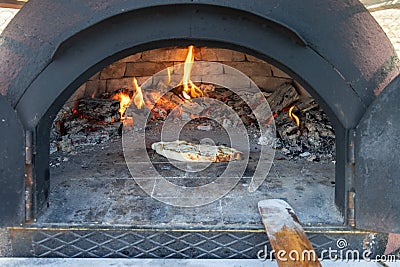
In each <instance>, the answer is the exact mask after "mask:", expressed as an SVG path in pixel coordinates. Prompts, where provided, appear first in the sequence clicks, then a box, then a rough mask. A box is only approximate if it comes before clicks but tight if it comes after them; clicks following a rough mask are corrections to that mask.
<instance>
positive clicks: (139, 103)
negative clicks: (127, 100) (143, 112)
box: [133, 78, 144, 109]
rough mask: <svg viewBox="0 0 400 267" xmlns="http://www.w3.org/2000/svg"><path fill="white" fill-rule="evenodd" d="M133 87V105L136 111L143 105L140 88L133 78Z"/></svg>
mask: <svg viewBox="0 0 400 267" xmlns="http://www.w3.org/2000/svg"><path fill="white" fill-rule="evenodd" d="M133 87H134V88H135V92H134V93H133V103H135V106H136V107H137V108H138V109H141V108H142V107H143V105H144V100H143V92H142V88H141V87H140V86H139V85H138V83H137V80H136V78H133Z"/></svg>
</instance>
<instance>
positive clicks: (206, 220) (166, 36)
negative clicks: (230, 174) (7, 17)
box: [0, 0, 400, 258]
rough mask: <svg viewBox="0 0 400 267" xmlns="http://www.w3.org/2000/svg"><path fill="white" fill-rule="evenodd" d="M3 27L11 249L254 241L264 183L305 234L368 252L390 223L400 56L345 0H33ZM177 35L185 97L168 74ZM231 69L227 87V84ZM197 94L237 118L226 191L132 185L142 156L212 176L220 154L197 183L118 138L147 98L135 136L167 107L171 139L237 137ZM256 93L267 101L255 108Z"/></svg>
mask: <svg viewBox="0 0 400 267" xmlns="http://www.w3.org/2000/svg"><path fill="white" fill-rule="evenodd" d="M1 40H2V42H1V43H0V61H1V66H2V67H1V68H0V77H1V79H0V92H1V96H0V109H1V121H0V128H1V133H2V138H1V142H0V153H1V156H2V158H3V159H4V160H3V161H2V162H1V163H0V175H1V179H0V185H1V187H0V199H1V200H2V203H3V205H2V206H1V207H0V213H1V216H0V225H1V226H2V227H3V228H2V230H1V235H0V237H1V238H2V239H4V242H6V243H7V242H8V244H9V247H10V249H9V251H8V252H7V253H8V255H14V256H37V257H54V256H68V257H178V258H182V257H183V258H224V257H226V258H243V257H244V258H248V257H250V258H251V257H255V255H256V252H257V251H258V250H259V249H260V248H262V247H263V246H264V244H267V243H268V241H267V238H266V235H265V234H264V233H263V230H262V225H261V220H260V218H258V214H257V210H256V209H255V210H254V211H253V209H254V208H255V207H256V203H257V201H258V200H261V199H263V198H271V197H273V198H284V199H286V200H287V201H288V202H289V203H291V204H292V205H293V206H294V208H295V209H296V210H297V211H298V213H299V218H300V220H302V222H303V223H304V224H305V225H306V230H307V232H308V233H309V236H310V239H311V241H312V242H313V243H314V246H315V247H316V248H317V250H318V249H322V248H324V246H327V245H329V244H331V243H332V242H334V240H335V238H338V237H341V236H346V238H347V239H349V240H353V242H352V246H354V247H356V248H363V247H364V248H365V246H369V245H370V244H375V245H371V250H373V251H374V252H377V250H379V248H380V244H381V243H382V242H384V240H385V234H382V233H388V232H399V231H400V229H399V225H398V224H397V221H398V219H399V216H400V215H399V214H398V212H397V211H398V210H399V208H400V202H399V201H398V199H397V198H396V195H397V193H398V189H397V188H398V186H399V181H398V180H399V179H398V170H399V166H398V162H399V154H398V153H396V151H397V149H398V146H399V145H398V142H397V140H396V132H397V131H398V130H399V127H400V126H399V125H400V122H399V118H398V116H397V115H396V111H398V100H399V98H400V95H399V93H398V92H397V90H398V88H399V86H400V85H399V81H400V80H399V79H400V78H398V77H397V78H396V76H397V75H398V73H399V60H398V58H397V56H396V53H395V52H394V49H393V47H392V45H391V44H390V42H389V40H388V39H387V37H386V35H385V34H384V33H383V31H382V30H381V29H380V27H379V25H378V24H377V23H376V22H375V20H374V19H373V18H372V17H371V15H370V14H369V13H368V11H367V10H366V9H365V8H364V7H363V6H362V5H361V4H360V3H359V2H358V1H353V0H349V1H340V2H338V1H324V3H319V4H318V5H317V4H315V3H312V2H311V1H302V3H301V4H300V3H297V4H293V3H292V1H270V2H268V3H265V2H264V1H247V2H243V1H230V2H229V3H227V2H223V1H208V0H204V1H185V0H182V1H180V0H179V1H157V0H154V1H120V0H115V1H84V2H81V1H69V2H65V3H55V2H54V1H35V0H32V1H30V2H28V3H27V4H26V5H25V6H24V7H23V8H22V9H21V11H20V12H19V13H18V14H17V16H16V17H15V19H14V20H13V21H12V22H11V23H10V25H9V26H8V27H7V28H6V29H5V31H4V32H3V33H2V35H1ZM190 47H192V49H194V50H191V51H193V53H194V54H193V59H194V62H191V63H190V64H191V65H190V66H191V67H190V68H192V66H193V70H192V73H191V75H192V76H191V79H192V80H193V82H194V83H195V84H196V85H195V86H198V87H199V90H201V91H200V93H198V94H199V95H196V96H194V95H193V94H194V93H193V94H192V95H190V93H189V95H187V94H186V95H185V94H184V92H185V91H184V89H180V90H178V91H177V89H176V88H180V87H181V86H183V85H182V83H180V82H182V81H183V80H184V79H185V78H184V77H185V74H186V71H184V68H185V66H187V62H186V63H184V62H185V60H187V58H188V53H189V50H190V49H189V48H190ZM235 75H241V76H240V77H241V78H239V79H237V80H235V79H236V78H237V76H235ZM171 77H172V78H171ZM221 77H222V78H221ZM134 78H135V80H136V82H137V83H136V84H135V83H133V79H134ZM171 79H172V80H173V81H175V82H176V83H175V84H174V86H172V85H171V88H170V89H173V90H171V91H169V92H168V94H166V95H165V97H164V96H163V97H164V98H157V99H156V100H154V101H153V103H152V105H151V106H150V107H147V109H146V108H143V109H140V108H139V107H138V106H137V105H136V107H137V108H136V107H135V105H133V104H132V105H130V107H129V108H128V109H127V110H126V111H123V112H121V111H120V108H121V107H122V106H123V105H124V104H123V102H122V101H123V100H122V99H121V98H118V97H117V96H118V95H119V94H121V93H124V94H125V95H126V96H127V97H128V98H129V101H130V100H131V99H133V100H135V98H136V97H137V96H138V93H137V92H138V91H139V89H138V88H140V90H142V89H143V93H142V94H143V96H144V97H142V98H143V99H144V100H143V101H144V103H145V104H147V103H146V99H148V98H149V97H150V96H149V95H148V91H146V90H147V89H153V90H154V89H157V90H161V89H160V88H164V87H165V84H167V83H168V84H169V83H171ZM174 79H175V80H174ZM167 80H168V82H166V81H167ZM171 84H172V83H171ZM232 84H234V87H236V89H240V90H238V91H235V92H234V93H232V92H230V91H229V90H226V88H228V87H229V85H232ZM163 86H164V87H163ZM168 88H169V87H168ZM255 88H257V90H258V91H256V89H255ZM168 90H169V89H168ZM168 90H167V91H168ZM246 93H247V95H248V97H249V98H248V99H247V100H251V101H253V102H251V101H250V102H246V101H243V99H245V100H246ZM241 94H243V95H241ZM249 95H250V96H249ZM202 97H204V98H209V99H212V100H210V101H211V102H208V103H207V107H212V106H213V105H214V104H215V103H216V102H217V101H218V102H219V103H224V104H226V106H229V108H228V109H227V110H226V112H228V111H235V112H236V114H238V115H234V116H236V117H237V118H240V120H241V121H245V123H244V124H245V125H246V128H245V130H246V135H245V136H246V138H247V139H249V140H250V141H249V144H250V145H249V146H248V151H247V152H248V156H249V159H250V160H249V161H248V163H247V164H246V165H244V170H243V173H242V175H241V176H240V177H239V179H238V181H237V184H236V183H235V184H234V185H236V187H233V188H229V189H230V190H229V193H228V192H227V195H226V196H225V199H224V198H218V199H219V200H218V201H216V202H214V201H211V202H207V201H205V202H204V203H203V204H202V205H192V204H190V203H191V200H190V199H187V200H186V201H187V205H183V206H186V207H176V205H172V206H171V205H170V204H171V203H174V202H173V201H172V202H171V201H168V200H165V199H167V198H168V197H170V196H171V194H172V195H174V194H177V195H179V194H180V193H174V191H171V190H172V189H171V188H169V187H167V186H166V185H167V183H166V184H162V187H161V190H160V191H157V188H156V187H152V190H153V193H154V192H155V193H154V194H150V196H148V195H147V194H146V193H148V192H147V191H146V188H147V180H146V181H145V182H143V183H142V182H141V181H142V180H143V181H144V179H142V180H140V179H141V178H140V177H141V176H140V175H145V174H146V173H149V168H150V167H151V166H153V167H154V169H156V170H157V171H158V172H159V173H163V174H164V175H165V177H168V179H169V180H168V181H173V182H174V183H177V184H179V185H180V186H184V187H185V188H187V187H190V184H192V183H195V184H196V183H198V184H196V186H199V187H198V188H200V187H201V186H203V185H204V184H201V183H202V182H207V183H211V184H212V183H215V184H218V181H215V180H213V179H212V178H213V176H214V175H216V176H218V175H219V169H220V168H223V167H226V166H225V165H223V164H224V163H218V164H214V165H210V166H208V167H209V169H208V172H207V170H206V172H207V174H208V175H209V176H208V177H207V179H208V180H207V179H205V180H204V181H200V182H199V179H198V177H197V176H196V175H195V173H196V171H193V170H191V169H190V168H194V167H193V166H189V167H188V166H187V164H186V163H185V164H184V165H185V166H184V167H182V166H180V164H177V165H173V164H172V165H171V164H170V163H168V162H165V160H164V158H162V157H161V156H159V155H158V156H157V155H156V153H153V154H151V153H150V156H149V157H150V158H151V159H152V160H151V163H152V165H151V166H150V165H149V166H150V167H149V166H147V165H145V164H144V163H143V164H142V162H141V159H142V156H141V154H140V153H142V152H146V150H141V151H139V150H135V149H136V148H135V149H133V148H131V147H129V149H130V150H129V149H127V148H126V144H128V143H129V142H130V143H132V142H136V141H138V140H137V139H129V137H126V136H124V131H125V132H126V131H127V129H128V130H129V129H131V128H132V129H134V130H135V131H136V130H137V129H135V127H134V126H133V127H131V128H130V124H129V118H133V121H134V123H133V125H135V123H136V122H138V121H140V119H137V118H138V117H129V116H130V114H133V113H135V112H137V114H139V115H140V114H142V113H143V112H144V111H143V110H148V114H150V121H149V123H148V124H146V127H144V128H146V130H147V131H148V133H149V134H148V136H150V137H148V138H149V140H150V141H148V140H147V139H146V140H145V141H144V144H145V146H147V149H148V150H147V152H149V151H150V150H151V149H149V147H151V143H153V142H155V141H160V140H161V139H160V138H161V137H160V132H159V131H158V128H159V125H161V124H163V123H165V122H167V121H168V115H169V114H172V113H173V112H174V111H173V108H175V107H176V106H179V107H182V108H181V109H179V112H178V113H179V114H178V115H176V116H173V117H172V119H171V121H173V122H172V124H170V125H171V126H169V127H165V128H168V129H167V130H166V131H167V133H168V131H169V132H174V131H175V127H178V124H176V121H177V120H176V119H177V118H181V119H182V118H186V119H185V120H186V124H185V125H186V126H182V129H181V130H182V135H178V137H179V138H183V139H184V138H186V139H187V141H193V142H196V141H200V140H203V139H204V140H205V139H207V140H210V139H211V141H212V142H214V143H215V144H217V145H221V144H224V145H228V146H232V147H234V146H235V142H234V141H232V140H231V143H229V144H227V141H226V140H227V139H224V138H225V137H226V136H228V135H229V131H227V130H226V129H225V128H231V129H233V128H235V129H236V130H235V131H239V128H240V127H239V126H236V125H235V124H234V123H233V121H234V119H233V117H229V118H228V117H227V116H223V115H221V114H223V113H224V112H225V111H224V112H222V110H218V109H217V110H214V111H212V112H211V113H212V116H211V115H210V116H211V117H209V118H205V115H204V113H202V112H203V111H204V109H201V110H200V111H198V112H196V111H193V109H196V108H199V107H200V106H201V104H198V103H197V102H196V101H197V100H199V99H201V98H202ZM243 97H244V98H243ZM189 98H190V100H189ZM133 100H132V101H133ZM158 101H164V102H162V103H161V104H160V103H159V102H158ZM199 101H200V100H199ZM213 101H214V102H213ZM264 101H266V102H268V103H269V105H267V106H268V110H266V111H265V112H266V113H257V112H259V111H257V110H263V109H266V108H264V106H261V104H260V103H264ZM171 103H172V104H173V107H171ZM189 106H190V108H191V109H190V111H185V108H188V107H189ZM269 108H271V110H269ZM125 112H126V113H125ZM130 112H133V113H130ZM204 112H205V111H204ZM135 114H136V113H135ZM137 114H136V115H137ZM254 114H255V115H254ZM257 114H259V117H260V118H261V117H263V116H260V114H262V115H264V117H263V119H264V120H263V121H264V122H265V125H264V126H266V125H274V127H273V129H274V133H275V128H276V132H277V133H278V134H277V140H278V141H277V142H278V144H277V143H276V142H274V144H270V143H268V145H269V146H271V147H272V146H273V147H274V153H275V150H276V154H275V159H274V157H273V155H272V158H268V159H267V158H266V159H264V160H263V161H261V160H260V158H262V157H261V156H260V155H262V152H260V150H261V151H263V147H264V146H266V144H264V143H263V142H262V140H263V135H262V134H263V131H262V130H259V131H260V132H259V133H258V132H257V130H255V132H252V131H250V130H249V129H250V128H252V127H253V126H254V124H255V122H253V121H252V120H253V119H254V120H255V119H257V118H258V117H257ZM132 116H133V115H132ZM232 116H233V115H232ZM254 117H255V118H254ZM121 118H123V119H124V121H123V123H122V119H121ZM210 118H211V119H210ZM272 121H273V122H274V123H271V122H272ZM185 127H186V128H185ZM268 127H269V126H268ZM268 127H267V128H268ZM220 128H221V129H220ZM253 128H254V127H253ZM256 128H257V127H256ZM224 129H225V130H224ZM254 129H255V128H254ZM257 129H258V128H257ZM268 129H270V128H268ZM141 130H143V129H140V131H141ZM121 135H122V139H124V137H125V139H124V140H122V141H121ZM225 135H226V136H225ZM312 136H316V137H315V138H314V137H313V138H311V137H312ZM152 138H153V139H152ZM171 138H172V137H171ZM226 138H227V137H226ZM167 139H168V138H167ZM311 139H312V140H311ZM316 140H317V141H316ZM139 141H140V140H139ZM241 145H242V146H241ZM243 147H244V146H243V144H242V143H241V142H239V144H238V146H237V148H238V149H243ZM123 148H124V151H123ZM128 150H129V151H134V152H130V153H131V154H132V153H133V154H135V153H136V154H135V155H136V156H133V157H132V158H130V157H129V156H127V152H126V151H128ZM244 150H246V149H244ZM244 150H243V151H244ZM245 154H246V153H245ZM138 155H140V157H139V156H138ZM246 155H247V154H246ZM257 155H258V156H257ZM143 157H144V156H143ZM252 160H253V161H254V162H253V161H252ZM238 162H239V161H238ZM138 163H140V164H138ZM236 164H238V165H240V164H239V163H236ZM252 164H253V165H254V166H253V165H252ZM138 165H140V166H139V167H137V166H138ZM181 165H182V164H181ZM135 166H136V167H137V168H138V169H135V168H134V167H135ZM257 166H264V169H265V170H266V174H268V175H258V174H257V168H256V167H257ZM271 166H272V167H271ZM147 167H149V168H147ZM175 167H176V168H177V169H174V168H175ZM180 167H182V169H179V168H180ZM188 168H189V169H188ZM270 168H271V171H270ZM193 173H194V174H193ZM201 175H203V174H201ZM257 175H258V176H259V177H261V178H262V179H258V178H257V177H258V176H257ZM136 176H137V177H138V178H139V179H136V178H137V177H136ZM132 177H134V178H135V179H132ZM146 177H147V178H151V177H152V175H148V176H146ZM214 178H215V177H214ZM154 179H156V178H155V177H154ZM264 179H265V181H264ZM138 185H139V186H140V187H139V186H138ZM172 188H173V187H172ZM231 189H232V192H231ZM143 190H144V191H146V193H145V192H143ZM164 190H165V191H168V190H170V191H168V192H169V194H170V195H168V196H167V195H166V196H164V195H163V194H164ZM157 192H158V193H159V194H161V195H162V197H161V198H163V197H164V200H165V201H159V200H160V197H159V198H157ZM192 193H193V192H191V193H190V194H192ZM193 194H194V193H193ZM224 195H225V194H224ZM185 196H186V195H185V194H184V193H182V196H181V197H182V198H181V200H182V199H183V198H184V197H185ZM178 197H179V196H178ZM221 197H223V196H221ZM154 198H155V199H154ZM156 199H158V200H156ZM178 206H179V205H178ZM377 232H379V233H380V234H378V233H377Z"/></svg>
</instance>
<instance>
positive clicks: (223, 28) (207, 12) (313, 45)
mask: <svg viewBox="0 0 400 267" xmlns="http://www.w3.org/2000/svg"><path fill="white" fill-rule="evenodd" d="M0 40H1V42H0V66H1V67H0V93H1V96H0V110H1V121H0V129H1V130H0V132H1V138H0V155H1V157H2V159H3V160H2V161H1V162H0V176H1V179H0V199H1V200H2V203H3V205H1V206H0V214H1V215H0V225H1V226H4V227H6V226H21V225H29V222H30V221H32V220H34V218H36V217H37V216H39V214H40V212H41V211H42V210H43V209H44V208H45V207H46V202H47V197H48V193H49V183H50V181H49V169H48V168H49V167H48V161H49V132H50V126H51V123H52V121H53V119H54V117H55V115H56V113H57V111H58V110H59V109H60V108H61V106H62V105H63V104H64V103H65V101H66V100H67V99H68V98H69V97H70V96H71V95H72V94H73V93H74V92H75V91H76V90H77V89H78V87H79V86H80V85H82V84H83V83H84V82H85V81H87V80H88V79H90V78H91V77H92V76H93V75H94V74H95V73H97V72H98V71H100V70H101V69H102V68H104V67H105V66H107V65H109V64H111V63H113V62H115V61H117V60H120V59H122V58H125V57H127V56H129V55H131V54H135V53H138V52H143V51H146V50H150V49H156V48H162V47H168V46H186V45H189V44H194V45H199V46H202V45H206V46H210V47H216V48H226V49H231V50H236V51H239V52H244V53H247V54H249V55H252V56H254V57H257V58H259V59H261V60H264V61H267V62H269V63H271V64H273V65H275V66H277V67H278V68H280V69H282V70H283V71H285V72H286V73H288V74H289V75H290V76H291V77H293V78H294V79H295V80H296V81H298V82H299V83H300V84H301V85H302V86H303V87H304V88H305V89H307V91H308V92H310V93H311V95H312V96H313V97H314V98H315V99H316V100H317V101H318V102H319V103H320V105H321V106H322V107H323V109H324V110H325V112H326V113H327V114H328V116H329V117H330V120H331V121H332V123H333V125H334V127H335V131H336V146H337V148H336V151H337V152H336V153H337V164H336V188H335V190H336V192H335V199H336V205H337V206H338V207H339V209H340V210H341V212H342V213H343V215H344V216H345V218H347V221H348V225H349V226H353V225H354V220H355V226H356V227H358V228H361V229H371V230H380V231H395V232H400V228H399V225H398V224H397V222H398V221H399V219H400V214H399V213H398V210H400V201H399V200H398V198H397V197H396V195H397V194H398V188H400V187H399V185H400V181H399V179H398V178H399V177H398V173H399V172H398V171H399V165H398V164H397V165H396V162H397V163H398V162H399V159H400V155H399V153H398V151H397V150H396V152H395V153H393V152H392V151H390V148H397V149H398V142H397V140H396V136H395V133H396V132H398V130H399V128H400V122H399V118H398V116H397V117H396V116H394V115H393V114H396V113H398V110H399V108H398V107H399V104H398V103H399V101H398V100H399V97H400V94H399V92H398V89H400V88H399V87H400V85H399V79H400V78H397V79H396V78H395V77H396V76H397V75H398V73H399V60H398V58H397V56H396V53H395V52H394V49H393V47H392V45H391V44H390V41H389V40H388V39H387V37H386V35H385V34H384V32H383V31H382V29H381V28H380V27H379V25H378V24H377V23H376V21H375V20H374V19H373V18H372V16H371V15H370V14H369V12H368V11H367V10H366V9H365V8H364V6H362V5H361V3H359V2H358V1H356V0H346V1H333V0H329V1H323V2H321V3H315V2H314V1H301V2H296V3H294V2H293V1H289V0H287V1H268V2H265V1H222V0H198V1H187V0H169V1H161V0H152V1H141V0H140V1H123V0H113V1H61V2H60V1H57V2H55V1H50V0H42V1H39V0H31V1H29V2H28V3H27V4H26V5H25V6H24V7H23V8H22V9H21V11H20V12H19V13H18V14H17V16H16V17H15V19H14V20H13V21H12V22H11V23H10V24H9V26H8V27H7V28H6V29H5V30H4V32H3V33H2V35H1V39H0ZM393 80H395V81H393ZM391 81H393V82H392V83H391V84H390V85H389V83H390V82H391ZM386 87H388V88H386ZM385 88H386V89H385ZM389 114H392V115H390V116H389ZM358 125H360V126H358ZM374 125H376V127H378V128H379V129H380V131H379V133H378V134H377V132H376V129H375V128H374ZM357 127H358V128H357ZM371 144H373V146H370V145H371ZM354 148H355V149H354ZM371 149H372V150H371ZM371 154H374V155H375V156H371ZM375 190H376V192H375ZM386 193H387V194H388V195H387V196H385V194H386ZM353 197H354V198H353ZM353 200H354V201H355V202H353ZM377 203H379V205H378V204H377ZM354 205H355V210H354ZM389 210H390V211H391V212H390V213H389ZM354 211H355V214H354ZM366 211H368V212H366ZM392 211H397V214H396V212H392ZM382 218H384V219H382ZM382 220H384V221H385V223H384V224H379V222H382Z"/></svg>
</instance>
